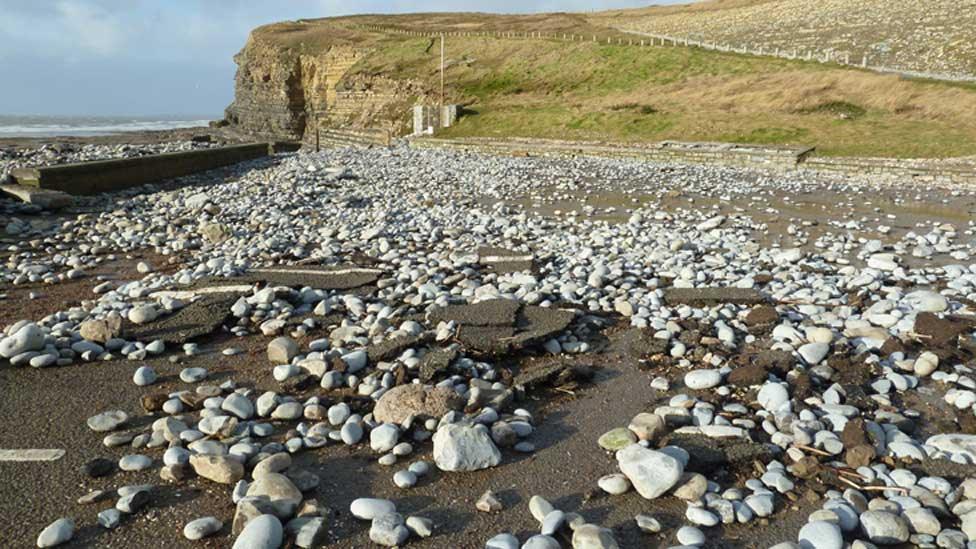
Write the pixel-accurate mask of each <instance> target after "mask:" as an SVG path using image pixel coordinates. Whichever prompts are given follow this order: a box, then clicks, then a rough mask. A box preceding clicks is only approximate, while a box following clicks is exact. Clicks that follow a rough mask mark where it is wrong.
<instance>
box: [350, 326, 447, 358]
mask: <svg viewBox="0 0 976 549" xmlns="http://www.w3.org/2000/svg"><path fill="white" fill-rule="evenodd" d="M433 340H434V332H424V333H422V334H419V335H415V336H403V337H395V338H393V339H387V340H384V341H382V342H380V343H376V344H374V345H370V346H369V347H367V348H366V355H367V356H369V362H370V364H376V363H377V362H379V361H381V360H388V359H391V358H394V357H396V356H398V355H399V354H400V353H402V352H403V351H406V350H407V349H409V348H411V347H416V346H418V345H425V344H427V343H429V342H431V341H433Z"/></svg>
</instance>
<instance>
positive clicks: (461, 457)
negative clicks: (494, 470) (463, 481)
mask: <svg viewBox="0 0 976 549" xmlns="http://www.w3.org/2000/svg"><path fill="white" fill-rule="evenodd" d="M501 461H502V453H501V452H500V451H499V450H498V447H497V446H495V443H494V442H492V440H491V434H490V433H489V432H488V428H487V427H485V426H484V425H472V424H470V423H450V424H447V425H444V426H442V427H441V428H440V429H438V430H437V432H436V433H434V463H436V464H437V467H438V468H439V469H440V470H442V471H478V470H480V469H487V468H489V467H494V466H496V465H498V464H499V463H501Z"/></svg>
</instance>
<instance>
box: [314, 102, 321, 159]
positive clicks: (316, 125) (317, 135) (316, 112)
mask: <svg viewBox="0 0 976 549" xmlns="http://www.w3.org/2000/svg"><path fill="white" fill-rule="evenodd" d="M312 113H313V114H314V116H315V152H320V151H321V150H322V149H321V148H320V146H319V140H320V136H321V134H322V131H321V130H320V129H319V111H318V110H316V109H313V110H312Z"/></svg>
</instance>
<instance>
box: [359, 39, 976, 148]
mask: <svg viewBox="0 0 976 549" xmlns="http://www.w3.org/2000/svg"><path fill="white" fill-rule="evenodd" d="M447 51H448V58H449V69H448V71H447V87H448V95H449V99H450V100H452V101H457V102H461V103H463V104H464V105H465V107H466V115H465V116H464V117H463V118H462V120H461V121H460V123H459V124H458V125H457V126H456V127H454V128H452V129H450V130H447V131H446V132H445V135H451V136H524V137H551V138H565V139H597V140H614V141H639V140H663V139H675V140H702V141H706V140H707V141H730V142H748V143H769V144H816V145H817V146H818V148H819V150H820V151H821V152H823V153H825V154H830V155H863V156H867V155H870V156H894V157H946V156H961V155H972V154H976V139H974V138H976V86H973V85H962V84H947V83H939V82H924V81H911V80H905V79H902V78H899V77H896V76H887V75H877V74H874V73H868V72H862V71H856V70H849V69H843V68H839V67H830V66H824V65H820V64H817V63H804V62H794V61H786V60H773V59H765V58H756V57H749V56H741V55H737V54H724V53H715V52H706V51H701V50H696V49H688V48H670V47H669V48H661V47H655V48H650V47H647V48H643V49H641V48H637V47H629V46H615V45H606V44H593V43H591V42H584V43H566V42H560V41H547V40H498V39H494V38H450V39H449V40H448V46H447ZM438 61H439V57H438V50H437V48H436V47H431V41H430V40H429V39H425V38H406V39H403V38H399V37H393V38H391V37H387V38H383V39H379V40H378V41H377V43H376V44H375V46H374V50H373V53H372V54H371V55H369V56H368V57H367V59H366V60H364V61H363V62H362V63H361V64H360V65H358V66H357V67H355V68H354V71H355V72H356V73H357V74H383V75H387V76H392V77H394V78H398V79H414V80H418V81H421V82H428V83H429V84H430V89H431V91H432V92H433V91H434V90H435V89H436V83H437V82H438V71H437V67H438Z"/></svg>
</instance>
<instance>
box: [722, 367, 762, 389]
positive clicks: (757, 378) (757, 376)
mask: <svg viewBox="0 0 976 549" xmlns="http://www.w3.org/2000/svg"><path fill="white" fill-rule="evenodd" d="M767 377H768V374H767V373H766V369H765V368H763V367H762V365H760V364H749V365H748V366H741V367H739V368H736V369H735V370H732V371H731V372H729V376H728V378H727V381H728V383H729V384H730V385H735V386H737V387H749V386H752V385H759V384H761V383H763V382H765V381H766V378H767Z"/></svg>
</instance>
